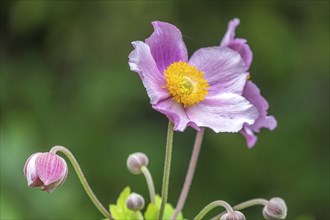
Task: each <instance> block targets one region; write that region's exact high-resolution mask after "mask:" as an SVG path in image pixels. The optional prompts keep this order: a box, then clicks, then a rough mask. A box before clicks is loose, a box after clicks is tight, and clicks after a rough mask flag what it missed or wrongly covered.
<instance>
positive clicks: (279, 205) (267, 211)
mask: <svg viewBox="0 0 330 220" xmlns="http://www.w3.org/2000/svg"><path fill="white" fill-rule="evenodd" d="M287 210H288V209H287V207H286V204H285V202H284V200H283V199H281V198H279V197H274V198H272V199H271V200H269V202H268V203H267V205H265V207H264V209H263V210H262V214H263V216H264V217H265V219H285V217H286V213H287Z"/></svg>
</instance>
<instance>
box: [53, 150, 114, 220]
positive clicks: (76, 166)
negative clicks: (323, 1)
mask: <svg viewBox="0 0 330 220" xmlns="http://www.w3.org/2000/svg"><path fill="white" fill-rule="evenodd" d="M57 151H60V152H62V153H63V154H64V155H65V156H66V157H67V158H68V159H69V160H70V162H71V164H72V166H73V168H74V169H75V171H76V173H77V175H78V177H79V180H80V182H81V184H82V185H83V187H84V189H85V191H86V193H87V195H88V196H89V198H90V199H91V200H92V202H93V203H94V205H95V206H96V208H97V209H98V210H99V211H100V212H101V213H102V214H103V215H104V217H106V218H109V219H110V220H113V218H112V216H111V214H110V213H109V212H108V211H107V210H106V209H105V208H104V206H103V205H102V204H101V202H100V201H99V200H98V199H97V198H96V196H95V194H94V193H93V191H92V189H91V188H90V186H89V185H88V182H87V180H86V178H85V176H84V174H83V172H82V170H81V168H80V166H79V164H78V162H77V160H76V158H75V157H74V156H73V154H72V153H71V152H70V151H69V150H68V149H66V148H65V147H62V146H55V147H53V148H52V149H51V150H50V153H54V154H55V153H56V152H57Z"/></svg>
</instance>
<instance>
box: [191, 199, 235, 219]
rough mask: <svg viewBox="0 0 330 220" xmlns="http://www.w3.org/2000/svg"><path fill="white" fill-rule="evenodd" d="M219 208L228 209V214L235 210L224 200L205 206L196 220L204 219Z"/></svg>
mask: <svg viewBox="0 0 330 220" xmlns="http://www.w3.org/2000/svg"><path fill="white" fill-rule="evenodd" d="M218 206H222V207H224V208H225V209H226V212H228V213H231V212H234V210H233V208H232V207H231V206H230V205H229V204H228V203H227V202H226V201H223V200H217V201H214V202H211V203H210V204H208V205H207V206H205V208H204V209H202V211H200V213H198V215H196V217H195V218H194V220H201V219H203V218H204V216H205V215H206V214H207V213H208V212H209V211H211V210H212V209H214V208H216V207H218Z"/></svg>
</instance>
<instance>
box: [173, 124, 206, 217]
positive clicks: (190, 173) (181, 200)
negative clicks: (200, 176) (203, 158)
mask: <svg viewBox="0 0 330 220" xmlns="http://www.w3.org/2000/svg"><path fill="white" fill-rule="evenodd" d="M203 135H204V128H202V130H200V131H198V132H197V134H196V139H195V143H194V148H193V152H192V155H191V159H190V162H189V167H188V171H187V175H186V179H185V181H184V184H183V188H182V191H181V194H180V198H179V200H178V203H177V205H176V208H175V212H174V214H173V216H172V220H175V219H176V218H177V217H178V214H179V213H180V212H181V210H182V209H183V206H184V204H185V202H186V199H187V196H188V193H189V189H190V186H191V182H192V179H193V177H194V173H195V169H196V164H197V161H198V156H199V152H200V149H201V146H202V141H203Z"/></svg>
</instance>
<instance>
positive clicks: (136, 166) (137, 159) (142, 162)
mask: <svg viewBox="0 0 330 220" xmlns="http://www.w3.org/2000/svg"><path fill="white" fill-rule="evenodd" d="M148 163H149V159H148V157H147V155H145V154H144V153H140V152H137V153H133V154H131V155H129V156H128V158H127V168H128V170H129V171H130V172H131V173H133V174H140V173H141V167H142V166H147V165H148Z"/></svg>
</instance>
